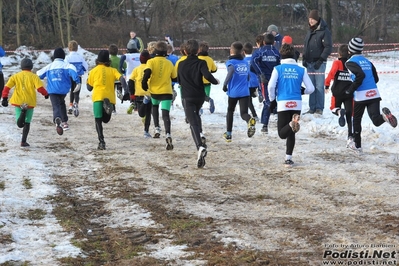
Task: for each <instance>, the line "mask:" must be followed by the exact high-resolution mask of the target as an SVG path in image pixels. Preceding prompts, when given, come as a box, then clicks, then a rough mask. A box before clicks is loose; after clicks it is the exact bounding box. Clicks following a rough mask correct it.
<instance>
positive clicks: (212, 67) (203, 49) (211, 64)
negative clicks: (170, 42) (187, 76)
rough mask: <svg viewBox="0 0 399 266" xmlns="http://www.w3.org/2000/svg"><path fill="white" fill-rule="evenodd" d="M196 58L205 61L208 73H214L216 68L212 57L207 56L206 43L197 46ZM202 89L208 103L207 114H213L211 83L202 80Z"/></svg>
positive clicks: (213, 104)
mask: <svg viewBox="0 0 399 266" xmlns="http://www.w3.org/2000/svg"><path fill="white" fill-rule="evenodd" d="M199 49H200V50H199V53H198V58H199V59H201V60H205V62H206V65H207V66H208V69H209V72H211V73H215V72H216V71H217V70H218V68H217V67H216V64H215V61H213V59H212V57H210V56H209V53H208V51H209V44H208V43H207V42H201V43H200V46H199ZM203 82H204V89H205V95H206V97H205V101H207V102H209V112H210V113H211V114H213V112H215V102H214V101H213V99H212V98H211V97H210V95H211V83H210V82H209V81H208V80H207V79H206V78H203Z"/></svg>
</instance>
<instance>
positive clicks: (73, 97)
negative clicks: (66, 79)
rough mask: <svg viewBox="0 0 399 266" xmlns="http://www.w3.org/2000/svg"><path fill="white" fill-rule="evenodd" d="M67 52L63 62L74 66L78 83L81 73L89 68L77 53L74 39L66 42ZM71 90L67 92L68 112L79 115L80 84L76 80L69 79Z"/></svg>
mask: <svg viewBox="0 0 399 266" xmlns="http://www.w3.org/2000/svg"><path fill="white" fill-rule="evenodd" d="M68 50H69V54H68V55H67V56H66V57H65V62H67V63H70V64H72V65H74V66H75V68H76V72H77V73H78V76H79V80H80V84H82V76H83V74H84V73H85V72H86V71H88V70H89V66H88V65H87V62H86V61H85V59H84V58H83V56H82V55H81V54H79V53H78V43H77V42H76V41H70V42H69V43H68ZM71 83H72V85H71V91H70V93H69V109H68V114H70V115H71V114H72V113H73V115H74V116H76V117H77V116H78V115H79V99H80V86H81V85H79V86H77V84H76V82H75V81H73V80H72V79H71Z"/></svg>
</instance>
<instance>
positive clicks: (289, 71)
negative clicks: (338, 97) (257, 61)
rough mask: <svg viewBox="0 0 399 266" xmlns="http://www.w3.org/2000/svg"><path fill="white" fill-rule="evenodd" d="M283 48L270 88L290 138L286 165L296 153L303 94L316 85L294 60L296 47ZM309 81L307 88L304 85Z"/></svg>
mask: <svg viewBox="0 0 399 266" xmlns="http://www.w3.org/2000/svg"><path fill="white" fill-rule="evenodd" d="M280 51H281V58H282V60H281V65H279V66H276V67H275V68H274V69H273V72H272V75H271V77H270V81H269V85H268V88H267V89H268V91H269V97H270V100H271V101H272V104H271V107H270V108H274V106H277V116H278V119H277V130H278V135H279V137H280V138H281V139H286V150H285V161H284V164H285V166H286V167H291V166H292V165H293V164H294V162H293V161H292V153H293V151H294V147H295V134H296V133H297V132H298V131H299V129H300V125H299V123H298V122H299V119H300V114H301V109H302V94H309V93H312V92H313V91H314V86H313V84H312V82H311V80H310V78H309V76H308V73H307V72H306V69H304V68H303V67H301V66H298V64H297V62H296V61H295V59H294V56H295V52H294V47H293V46H292V45H289V44H283V46H282V47H281V49H280ZM302 83H303V84H305V87H306V88H304V89H302V88H301V84H302Z"/></svg>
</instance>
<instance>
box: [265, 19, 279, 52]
mask: <svg viewBox="0 0 399 266" xmlns="http://www.w3.org/2000/svg"><path fill="white" fill-rule="evenodd" d="M267 33H271V34H273V36H274V47H276V49H277V50H280V48H281V44H282V40H283V36H282V35H280V33H279V32H278V28H277V26H276V25H274V24H271V25H269V27H267V32H266V33H265V34H264V35H266V34H267Z"/></svg>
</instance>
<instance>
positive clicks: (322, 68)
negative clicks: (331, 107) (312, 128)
mask: <svg viewBox="0 0 399 266" xmlns="http://www.w3.org/2000/svg"><path fill="white" fill-rule="evenodd" d="M331 51H332V39H331V32H330V30H329V29H328V28H327V23H326V22H325V21H324V20H323V19H322V18H321V17H320V16H319V12H318V11H317V10H312V11H310V13H309V31H308V33H307V34H306V37H305V45H304V50H303V58H302V65H303V66H304V67H306V68H307V70H308V73H310V74H309V76H310V79H311V80H312V82H313V85H314V87H315V90H314V92H313V93H312V94H310V96H309V111H308V112H306V113H309V114H318V115H322V114H323V109H324V99H325V97H324V94H325V92H324V78H325V76H324V75H325V72H326V65H327V63H326V61H327V58H328V56H329V55H330V54H331Z"/></svg>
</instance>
